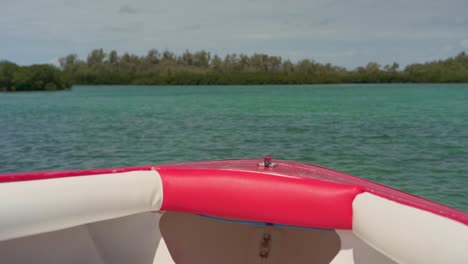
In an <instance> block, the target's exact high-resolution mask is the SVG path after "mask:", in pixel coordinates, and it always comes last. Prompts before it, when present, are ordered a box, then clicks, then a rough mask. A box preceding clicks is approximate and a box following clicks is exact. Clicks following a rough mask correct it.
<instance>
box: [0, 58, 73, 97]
mask: <svg viewBox="0 0 468 264" xmlns="http://www.w3.org/2000/svg"><path fill="white" fill-rule="evenodd" d="M69 87H70V83H68V82H67V80H66V79H65V78H64V71H62V70H60V69H59V68H57V67H55V66H53V65H48V64H41V65H31V66H18V65H16V64H15V63H12V62H9V61H0V91H55V90H63V89H67V88H69Z"/></svg>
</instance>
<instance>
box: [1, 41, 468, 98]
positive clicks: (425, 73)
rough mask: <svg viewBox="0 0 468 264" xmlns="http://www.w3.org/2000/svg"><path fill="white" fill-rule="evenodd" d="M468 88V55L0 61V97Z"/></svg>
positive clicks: (101, 54) (112, 55) (153, 55)
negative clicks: (105, 89) (356, 62)
mask: <svg viewBox="0 0 468 264" xmlns="http://www.w3.org/2000/svg"><path fill="white" fill-rule="evenodd" d="M393 83H396V84H398V83H401V84H418V83H425V84H427V83H431V84H437V83H468V55H467V54H466V53H465V52H460V53H459V54H458V55H456V56H455V57H450V58H447V59H446V60H439V61H432V62H427V63H416V64H411V65H408V66H406V67H405V68H404V69H400V68H399V64H398V63H396V62H395V63H393V64H389V65H385V66H382V65H380V64H378V63H375V62H370V63H368V64H367V65H365V66H361V67H357V68H355V69H352V70H349V69H346V68H344V67H340V66H334V65H331V64H329V63H328V64H322V63H318V62H316V61H313V60H309V59H304V60H300V61H298V62H296V63H292V62H291V61H290V60H288V59H283V58H281V57H277V56H270V55H266V54H253V55H250V56H248V55H243V54H228V55H226V56H225V57H224V58H221V57H219V56H218V55H211V54H210V53H208V52H206V51H197V52H194V53H191V52H189V51H186V52H185V53H183V54H179V55H178V54H174V53H172V52H169V51H164V52H159V51H157V50H150V51H149V52H148V53H147V55H146V56H137V55H133V54H128V53H125V54H122V55H119V54H118V53H117V52H116V51H110V52H108V53H107V52H105V51H104V50H102V49H96V50H93V51H92V52H91V53H90V54H89V55H88V56H87V59H86V60H81V59H80V58H79V57H78V56H77V55H76V54H70V55H68V56H66V57H63V58H61V59H60V67H55V66H53V65H31V66H18V65H17V64H15V63H12V62H8V61H0V91H8V92H10V91H11V92H14V91H56V90H65V89H69V88H70V87H71V86H72V85H166V86H182V85H184V86H197V85H204V86H205V85H314V84H317V85H325V84H393Z"/></svg>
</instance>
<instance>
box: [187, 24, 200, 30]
mask: <svg viewBox="0 0 468 264" xmlns="http://www.w3.org/2000/svg"><path fill="white" fill-rule="evenodd" d="M200 29H201V25H200V24H194V25H187V26H185V27H184V30H187V31H197V30H200Z"/></svg>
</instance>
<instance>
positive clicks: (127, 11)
mask: <svg viewBox="0 0 468 264" xmlns="http://www.w3.org/2000/svg"><path fill="white" fill-rule="evenodd" d="M139 12H140V10H138V9H137V8H134V7H132V6H130V5H123V6H121V7H120V8H119V14H130V15H133V14H137V13H139Z"/></svg>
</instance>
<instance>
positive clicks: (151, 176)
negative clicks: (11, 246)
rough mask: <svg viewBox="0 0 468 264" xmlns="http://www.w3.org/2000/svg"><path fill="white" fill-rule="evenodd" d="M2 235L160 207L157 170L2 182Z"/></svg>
mask: <svg viewBox="0 0 468 264" xmlns="http://www.w3.org/2000/svg"><path fill="white" fill-rule="evenodd" d="M0 201H2V206H0V241H1V240H7V239H12V238H18V237H23V236H28V235H34V234H39V233H44V232H49V231H54V230H59V229H64V228H68V227H73V226H78V225H82V224H86V223H91V222H96V221H102V220H107V219H112V218H117V217H122V216H127V215H131V214H136V213H141V212H147V211H158V210H159V209H160V208H161V204H162V181H161V177H160V176H159V174H158V172H157V171H132V172H122V173H114V174H100V175H92V176H77V177H66V178H56V179H45V180H34V181H22V182H8V183H2V184H0Z"/></svg>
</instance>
